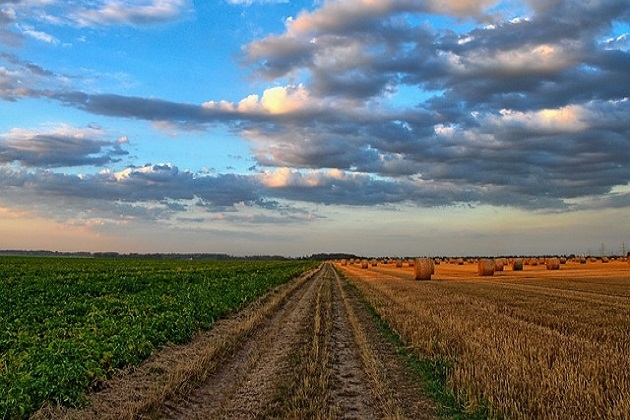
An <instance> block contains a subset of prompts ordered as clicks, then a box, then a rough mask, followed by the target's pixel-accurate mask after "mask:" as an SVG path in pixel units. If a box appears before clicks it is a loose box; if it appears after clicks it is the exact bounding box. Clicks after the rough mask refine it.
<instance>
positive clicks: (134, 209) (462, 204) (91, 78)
mask: <svg viewBox="0 0 630 420" xmlns="http://www.w3.org/2000/svg"><path fill="white" fill-rule="evenodd" d="M629 98H630V0H598V1H595V0H593V1H585V0H525V1H519V0H509V1H503V0H424V1H422V0H328V1H323V0H212V1H192V0H89V1H87V0H85V1H81V0H63V1H61V0H0V249H33V250H37V249H49V250H57V251H92V252H96V251H118V252H123V253H128V252H140V253H151V252H181V253H189V252H200V253H202V252H221V253H228V254H232V255H259V254H265V255H269V254H276V255H285V256H304V255H310V254H313V253H319V252H351V253H355V254H358V255H371V256H379V255H380V256H414V255H436V256H437V255H450V256H458V255H544V254H570V253H575V254H591V255H596V254H600V253H602V252H603V253H605V254H615V253H621V251H622V249H625V250H626V251H627V250H628V249H630V99H629Z"/></svg>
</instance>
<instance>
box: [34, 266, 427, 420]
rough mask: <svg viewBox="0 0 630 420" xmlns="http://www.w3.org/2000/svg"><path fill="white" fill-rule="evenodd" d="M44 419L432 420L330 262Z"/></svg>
mask: <svg viewBox="0 0 630 420" xmlns="http://www.w3.org/2000/svg"><path fill="white" fill-rule="evenodd" d="M89 399H90V401H89V405H88V407H87V408H85V409H81V410H62V409H58V408H50V407H49V408H46V409H44V410H41V411H40V412H39V413H38V414H37V415H36V417H37V418H48V419H58V418H64V419H95V418H98V419H108V418H111V419H113V418H116V419H121V418H129V419H149V418H152V419H153V418H160V419H263V418H264V419H307V418H308V419H383V418H396V419H402V418H413V419H431V418H435V407H434V405H433V403H432V402H431V401H429V400H427V399H426V397H424V396H423V395H422V391H421V389H420V386H419V384H418V383H417V382H415V381H414V380H413V379H412V378H411V376H410V374H409V372H407V371H406V370H405V367H404V366H403V362H402V361H401V359H400V358H399V356H397V354H396V349H395V347H394V345H393V344H392V343H390V342H389V341H387V340H386V339H385V338H384V337H383V336H382V334H381V332H380V330H379V328H378V326H377V325H376V324H375V322H374V319H373V317H372V316H371V315H370V313H369V312H368V309H367V308H366V307H365V306H364V305H363V304H362V303H361V302H360V299H359V297H358V296H357V292H356V291H355V289H354V288H351V287H348V285H347V284H346V283H345V282H344V281H343V280H342V279H340V278H339V276H338V275H337V273H336V272H335V270H334V269H333V267H332V265H330V264H324V265H323V266H322V267H321V268H320V269H318V270H316V271H315V272H313V273H310V274H308V275H305V276H303V277H301V278H299V279H296V280H293V281H292V282H290V283H289V284H287V285H285V286H282V287H281V288H278V289H276V290H275V291H274V292H273V293H270V294H268V295H267V296H265V297H264V298H262V299H261V300H260V301H258V302H256V303H255V304H254V305H251V306H250V307H248V308H246V309H245V310H243V311H241V312H239V313H238V314H235V315H234V316H233V317H231V318H229V319H227V320H223V321H220V322H218V323H217V324H216V325H215V327H214V328H213V329H212V330H210V331H208V332H205V333H202V334H200V335H199V336H198V337H196V338H195V340H193V342H192V343H190V344H188V345H185V346H172V347H169V348H167V349H165V350H163V351H162V352H160V353H159V354H157V355H155V356H154V357H152V358H151V359H150V360H148V361H147V362H146V363H145V364H143V365H142V366H140V367H139V368H137V369H135V370H133V371H128V372H123V373H121V374H120V375H118V376H117V377H115V378H114V379H112V380H110V381H108V382H106V383H104V384H103V386H102V389H101V390H100V391H99V392H95V393H94V394H92V395H90V396H89Z"/></svg>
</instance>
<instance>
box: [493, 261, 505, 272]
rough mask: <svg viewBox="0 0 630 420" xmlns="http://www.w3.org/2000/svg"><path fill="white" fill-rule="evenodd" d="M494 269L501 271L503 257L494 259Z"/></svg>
mask: <svg viewBox="0 0 630 420" xmlns="http://www.w3.org/2000/svg"><path fill="white" fill-rule="evenodd" d="M494 271H495V272H497V271H503V258H495V259H494Z"/></svg>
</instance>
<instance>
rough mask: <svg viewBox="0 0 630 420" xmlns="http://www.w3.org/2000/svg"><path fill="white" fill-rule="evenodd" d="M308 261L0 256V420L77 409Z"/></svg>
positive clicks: (303, 267) (299, 270) (308, 264)
mask: <svg viewBox="0 0 630 420" xmlns="http://www.w3.org/2000/svg"><path fill="white" fill-rule="evenodd" d="M313 264H314V263H312V262H300V261H175V260H171V261H159V260H140V259H139V260H127V259H124V260H117V259H79V258H33V257H24V258H8V257H7V258H2V259H0V419H8V418H20V417H21V418H26V417H28V416H29V415H30V414H32V413H33V411H35V410H37V409H38V408H39V407H41V406H42V405H43V404H45V403H53V404H63V405H67V406H77V405H81V404H82V403H83V402H84V399H85V393H86V391H88V390H89V389H91V388H96V387H98V386H99V384H100V383H102V381H103V380H104V379H106V378H108V377H110V376H111V374H112V373H113V372H114V371H115V370H117V369H122V368H125V367H128V366H132V365H136V364H138V363H140V362H141V361H142V360H144V359H146V358H147V357H148V356H149V355H150V354H152V353H153V352H155V351H156V350H157V349H159V348H160V347H162V346H164V345H165V344H167V343H183V342H185V341H187V340H189V339H190V338H191V337H192V336H193V334H194V333H195V332H196V331H199V330H200V329H207V328H210V327H211V326H212V324H213V323H214V322H215V321H216V320H217V319H219V318H221V317H224V316H226V315H227V314H229V313H230V312H232V311H234V310H236V309H238V308H240V307H242V306H244V305H246V304H247V303H249V302H251V301H252V300H254V299H255V298H256V297H258V296H260V295H262V294H263V293H265V292H267V291H269V290H270V289H271V288H273V287H274V286H277V285H279V284H281V283H284V282H286V281H288V280H289V279H291V278H293V277H295V276H297V275H298V274H300V273H302V272H303V271H305V270H307V269H308V268H311V267H312V266H313Z"/></svg>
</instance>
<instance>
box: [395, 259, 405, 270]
mask: <svg viewBox="0 0 630 420" xmlns="http://www.w3.org/2000/svg"><path fill="white" fill-rule="evenodd" d="M402 265H403V263H402V260H398V261H396V268H401V267H402Z"/></svg>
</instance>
